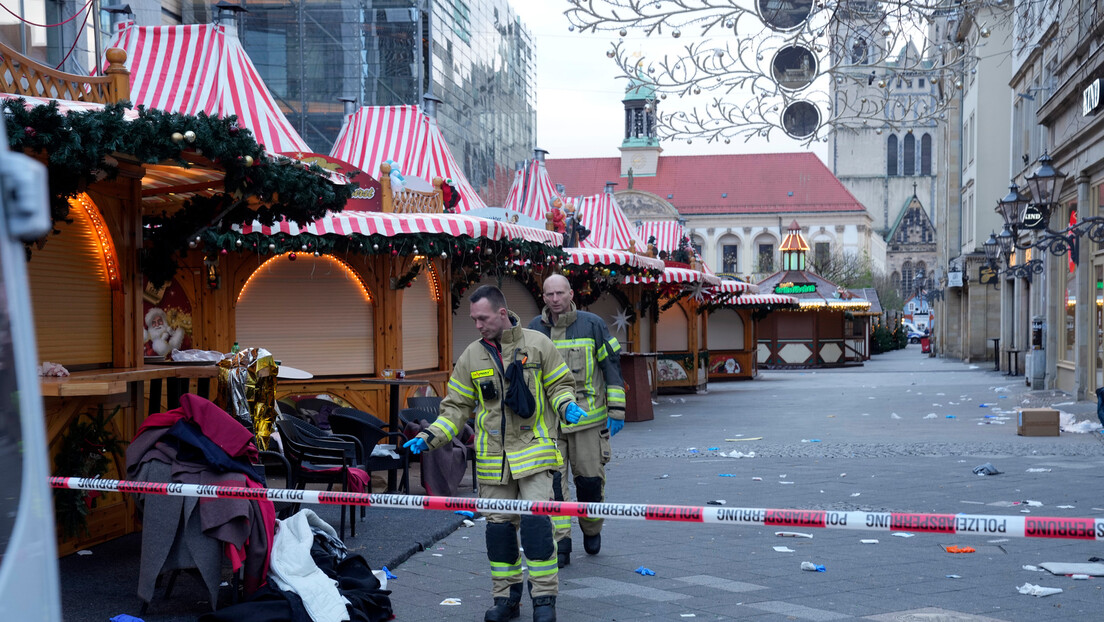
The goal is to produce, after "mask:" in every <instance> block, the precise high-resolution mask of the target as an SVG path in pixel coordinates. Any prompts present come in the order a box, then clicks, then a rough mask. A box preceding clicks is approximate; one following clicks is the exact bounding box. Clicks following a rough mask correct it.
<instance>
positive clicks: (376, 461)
mask: <svg viewBox="0 0 1104 622" xmlns="http://www.w3.org/2000/svg"><path fill="white" fill-rule="evenodd" d="M330 426H331V427H332V428H333V431H334V432H335V433H339V434H342V435H347V436H353V437H356V438H357V440H359V441H360V443H361V445H362V446H363V447H364V449H365V452H366V455H365V458H364V470H365V471H368V475H369V476H371V474H372V471H387V472H391V471H398V470H399V469H402V478H401V479H400V480H399V490H400V491H402V492H404V493H406V494H410V453H409V452H408V451H407V450H406V449H403V446H402V445H403V442H404V441H405V440H406V437H404V436H403V435H402V434H399V433H398V432H387V431H386V430H384V429H383V428H381V427H379V426H378V425H377V424H376V423H375V417H372V416H371V415H368V414H367V413H361V414H360V415H356V414H353V413H347V414H340V413H337V412H335V413H333V414H331V415H330ZM383 439H388V440H389V441H390V442H391V443H393V444H394V445H395V453H396V454H398V456H399V457H398V458H392V457H391V456H386V455H375V456H374V455H372V448H374V447H375V446H376V445H378V444H379V443H380V441H382V440H383ZM369 486H370V484H369ZM369 492H371V491H369ZM388 492H391V491H388Z"/></svg>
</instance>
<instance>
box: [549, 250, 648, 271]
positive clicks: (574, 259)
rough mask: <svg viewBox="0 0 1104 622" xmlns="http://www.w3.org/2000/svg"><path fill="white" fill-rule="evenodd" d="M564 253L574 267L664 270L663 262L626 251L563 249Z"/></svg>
mask: <svg viewBox="0 0 1104 622" xmlns="http://www.w3.org/2000/svg"><path fill="white" fill-rule="evenodd" d="M564 251H565V252H566V253H567V254H568V256H569V257H570V259H569V260H568V262H569V263H570V264H573V265H576V266H588V265H604V266H628V267H630V268H639V269H641V270H652V271H656V272H658V271H662V270H663V269H664V268H663V262H662V261H660V260H658V259H654V258H652V257H647V256H644V255H637V254H636V253H629V252H626V251H614V250H608V249H590V248H565V249H564Z"/></svg>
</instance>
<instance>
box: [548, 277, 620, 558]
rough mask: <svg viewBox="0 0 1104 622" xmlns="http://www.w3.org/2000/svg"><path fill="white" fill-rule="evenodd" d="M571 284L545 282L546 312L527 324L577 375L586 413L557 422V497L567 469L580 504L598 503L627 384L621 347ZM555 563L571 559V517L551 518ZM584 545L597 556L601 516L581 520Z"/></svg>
mask: <svg viewBox="0 0 1104 622" xmlns="http://www.w3.org/2000/svg"><path fill="white" fill-rule="evenodd" d="M573 298H574V292H573V291H572V290H571V283H569V282H568V280H567V279H566V278H565V277H563V276H562V275H559V274H554V275H552V276H550V277H548V278H547V279H546V280H545V281H544V304H545V307H544V311H543V312H542V313H541V315H540V316H539V317H536V318H534V319H533V321H532V322H530V323H529V328H531V329H533V330H539V331H541V332H542V333H544V334H546V335H548V336H549V337H550V338H551V339H552V343H553V344H555V345H556V349H557V350H559V351H560V352H561V353H563V356H564V359H565V360H566V361H567V364H568V367H570V368H571V372H572V373H573V374H574V376H575V402H576V403H577V404H579V405H580V406H581V407H582V409H583V411H585V414H584V415H583V416H582V417H580V418H578V419H575V420H572V418H571V417H568V418H566V419H565V420H563V421H561V422H560V443H559V447H560V453H562V454H563V456H564V464H563V466H562V467H560V470H559V472H558V473H556V476H555V479H554V481H553V491H554V492H555V494H556V500H557V501H566V500H568V497H569V494H568V479H567V477H568V475H567V467H568V464H570V465H571V475H572V476H574V478H575V494H576V497H577V498H578V500H579V502H584V503H589V502H601V501H603V500H605V498H606V493H605V487H606V463H607V462H609V460H610V437H611V436H613V435H614V434H617V433H618V432H619V431H621V428H622V427H623V426H624V425H625V382H624V380H622V379H621V354H620V352H621V345H620V344H619V343H618V342H617V340H616V339H614V338H613V337H611V336H610V334H609V330H607V329H606V323H605V322H603V321H602V318H600V317H598V316H597V315H594V314H593V313H588V312H586V311H579V310H577V309H576V308H575V303H574V302H573ZM552 524H553V526H554V527H555V528H556V551H557V554H558V557H559V566H560V567H561V568H562V567H563V566H566V565H568V564H570V563H571V518H570V517H567V516H555V517H553V518H552ZM579 527H580V528H581V529H582V531H583V549H584V550H586V552H587V553H588V554H590V555H597V554H598V552H599V551H600V550H601V548H602V519H601V518H586V517H580V518H579Z"/></svg>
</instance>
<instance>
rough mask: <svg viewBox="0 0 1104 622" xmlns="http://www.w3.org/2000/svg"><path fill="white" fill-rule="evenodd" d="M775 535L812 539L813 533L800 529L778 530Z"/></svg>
mask: <svg viewBox="0 0 1104 622" xmlns="http://www.w3.org/2000/svg"><path fill="white" fill-rule="evenodd" d="M774 535H776V536H778V537H780V538H809V539H812V537H813V534H811V533H801V532H800V531H776V532H774Z"/></svg>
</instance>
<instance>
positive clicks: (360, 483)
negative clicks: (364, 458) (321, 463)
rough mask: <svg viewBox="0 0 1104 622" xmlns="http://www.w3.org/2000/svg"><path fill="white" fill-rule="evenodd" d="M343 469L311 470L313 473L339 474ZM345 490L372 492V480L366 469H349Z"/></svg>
mask: <svg viewBox="0 0 1104 622" xmlns="http://www.w3.org/2000/svg"><path fill="white" fill-rule="evenodd" d="M340 470H341V467H333V468H331V469H310V471H311V472H312V473H337V472H338V471H340ZM345 489H346V490H347V491H349V492H364V491H365V490H368V491H371V490H372V478H371V477H370V476H369V475H368V472H367V471H365V470H364V469H358V468H356V467H349V474H348V476H346V479H345Z"/></svg>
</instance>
